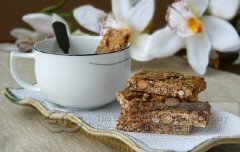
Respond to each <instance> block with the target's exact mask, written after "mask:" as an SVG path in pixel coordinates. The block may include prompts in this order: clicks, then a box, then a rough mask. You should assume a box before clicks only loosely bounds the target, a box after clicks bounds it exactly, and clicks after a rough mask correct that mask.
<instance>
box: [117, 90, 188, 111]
mask: <svg viewBox="0 0 240 152" xmlns="http://www.w3.org/2000/svg"><path fill="white" fill-rule="evenodd" d="M116 96H117V100H118V101H119V102H120V104H121V107H122V108H124V109H125V111H129V112H131V113H135V112H144V111H145V112H146V111H153V110H166V109H167V108H168V106H169V107H175V106H176V105H177V104H179V102H183V101H185V102H189V100H186V99H181V98H168V97H166V96H160V95H157V94H149V93H146V92H139V91H130V90H128V89H126V90H124V91H117V92H116Z"/></svg>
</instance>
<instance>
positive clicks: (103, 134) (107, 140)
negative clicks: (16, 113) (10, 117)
mask: <svg viewBox="0 0 240 152" xmlns="http://www.w3.org/2000/svg"><path fill="white" fill-rule="evenodd" d="M2 94H3V95H4V96H5V97H7V98H8V99H9V101H11V102H12V103H15V104H18V105H24V106H31V107H34V108H36V109H37V110H38V111H39V112H40V113H41V114H42V115H43V116H45V117H48V116H49V115H50V114H51V119H53V120H59V119H62V118H63V115H64V118H66V119H67V120H68V121H70V122H71V123H72V124H73V125H79V124H80V125H81V126H79V127H80V129H79V130H78V132H79V133H81V134H84V135H86V136H87V137H89V138H91V139H93V140H96V141H98V142H101V143H104V144H106V145H108V146H111V147H113V148H115V149H117V150H120V151H123V152H132V151H138V152H143V151H144V149H142V148H141V147H139V146H138V145H137V144H136V143H135V142H134V141H132V140H131V139H129V138H128V137H127V136H124V135H123V134H120V133H118V132H115V131H99V130H97V129H95V128H92V127H91V126H89V125H88V124H86V123H85V122H84V121H82V120H81V119H79V118H78V117H76V116H74V115H72V114H68V115H66V113H61V112H59V113H58V112H54V114H53V113H52V112H51V111H49V110H48V109H47V108H46V107H45V106H44V105H42V104H41V103H40V102H39V101H38V100H35V99H23V100H21V99H19V98H17V97H16V96H15V95H13V94H12V93H11V92H10V90H9V89H8V88H6V89H4V90H2ZM69 127H73V126H69ZM221 144H240V138H216V139H212V140H208V141H205V142H204V143H202V144H201V145H199V146H197V147H195V148H194V149H193V150H192V151H194V152H197V151H207V150H209V149H211V148H212V147H215V146H217V145H221Z"/></svg>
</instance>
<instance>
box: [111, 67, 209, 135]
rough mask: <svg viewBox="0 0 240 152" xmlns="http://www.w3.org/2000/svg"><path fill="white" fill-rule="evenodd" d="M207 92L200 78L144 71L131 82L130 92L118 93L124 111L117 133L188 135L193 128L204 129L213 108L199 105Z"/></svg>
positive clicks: (173, 73)
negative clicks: (201, 96) (203, 94)
mask: <svg viewBox="0 0 240 152" xmlns="http://www.w3.org/2000/svg"><path fill="white" fill-rule="evenodd" d="M205 89H206V82H205V81H204V79H203V78H201V77H197V76H190V75H183V74H180V73H176V72H160V71H147V70H142V71H140V72H139V73H137V74H135V75H133V76H132V77H131V78H130V79H129V81H128V87H127V89H125V90H124V91H118V92H117V93H116V95H117V99H118V101H119V102H120V104H121V107H122V108H121V114H120V116H119V118H118V122H117V129H118V130H122V131H128V132H153V133H163V134H178V135H189V134H190V133H191V131H192V128H193V127H203V128H205V127H206V126H207V125H208V124H209V120H210V117H211V106H210V104H209V103H208V102H201V101H198V94H199V93H200V92H201V91H203V90H205Z"/></svg>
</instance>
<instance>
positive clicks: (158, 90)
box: [128, 70, 206, 100]
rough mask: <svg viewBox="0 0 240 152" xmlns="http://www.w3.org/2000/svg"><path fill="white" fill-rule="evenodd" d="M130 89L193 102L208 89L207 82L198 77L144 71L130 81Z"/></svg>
mask: <svg viewBox="0 0 240 152" xmlns="http://www.w3.org/2000/svg"><path fill="white" fill-rule="evenodd" d="M128 87H129V89H130V90H133V91H143V92H148V93H154V94H159V95H162V96H167V97H178V98H183V99H190V100H191V99H194V98H197V97H198V94H199V93H200V92H201V91H203V90H205V89H206V82H205V81H204V78H202V77H198V76H191V75H183V74H180V73H176V72H160V71H148V70H142V71H140V72H139V73H137V74H135V75H133V76H132V77H131V78H130V79H129V81H128Z"/></svg>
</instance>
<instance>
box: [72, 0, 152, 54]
mask: <svg viewBox="0 0 240 152" xmlns="http://www.w3.org/2000/svg"><path fill="white" fill-rule="evenodd" d="M111 2H112V12H111V13H106V12H104V11H102V10H99V9H97V8H95V7H93V6H91V5H84V6H81V7H78V8H76V9H74V11H73V14H74V17H75V19H76V20H77V21H78V23H79V24H80V25H81V26H83V27H84V28H86V29H88V30H89V31H92V32H95V33H100V34H103V33H104V32H105V31H106V29H108V28H124V27H126V28H128V29H129V30H130V31H131V35H130V36H131V38H130V39H131V40H130V41H131V44H132V47H131V56H132V57H133V58H135V59H136V58H143V59H145V58H146V57H144V56H143V55H144V54H143V53H136V52H141V51H144V48H145V44H146V41H147V39H148V38H149V36H148V35H147V34H142V32H143V31H144V29H145V28H146V27H147V26H148V25H149V23H150V21H151V20H152V18H153V14H154V10H155V2H154V0H112V1H111ZM142 56H143V57H142Z"/></svg>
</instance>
